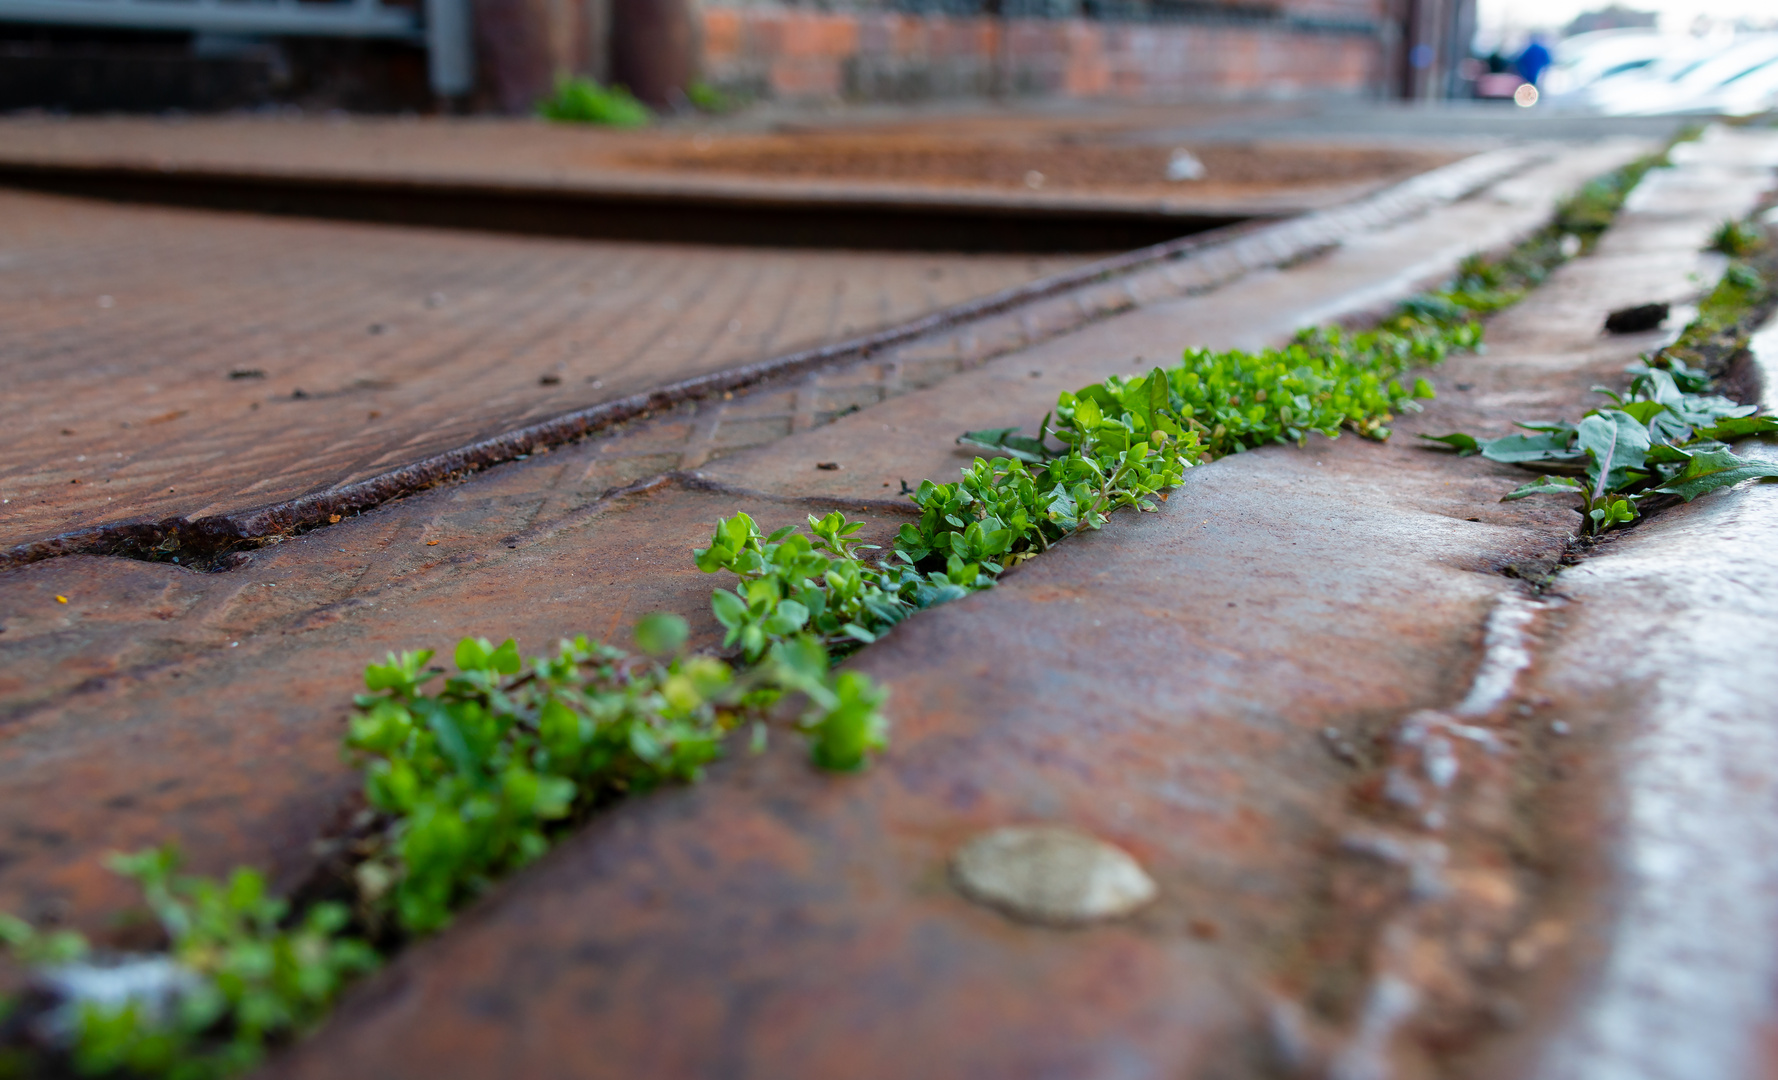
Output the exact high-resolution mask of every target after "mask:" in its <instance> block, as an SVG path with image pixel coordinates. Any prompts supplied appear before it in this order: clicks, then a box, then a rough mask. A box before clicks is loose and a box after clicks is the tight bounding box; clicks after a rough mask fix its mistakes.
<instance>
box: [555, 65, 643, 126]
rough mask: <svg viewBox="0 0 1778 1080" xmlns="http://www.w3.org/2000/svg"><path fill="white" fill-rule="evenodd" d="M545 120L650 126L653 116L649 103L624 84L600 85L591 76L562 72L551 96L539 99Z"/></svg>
mask: <svg viewBox="0 0 1778 1080" xmlns="http://www.w3.org/2000/svg"><path fill="white" fill-rule="evenodd" d="M537 113H538V115H539V116H542V117H543V118H544V119H546V120H556V121H560V122H562V123H570V124H603V125H605V126H607V127H620V128H639V127H647V126H648V124H649V122H650V121H652V120H653V119H654V114H653V113H651V112H649V111H648V106H646V105H644V104H642V103H641V102H640V101H637V100H636V98H635V96H634V95H632V94H631V93H630V92H629V90H628V89H626V88H624V87H622V86H609V87H606V86H600V85H599V84H598V83H596V82H594V81H592V80H591V79H586V78H581V77H578V76H575V77H572V78H570V77H567V76H563V77H561V78H558V79H557V80H556V88H555V90H554V92H552V93H551V94H550V96H549V97H546V98H544V99H543V100H542V101H540V102H538V103H537Z"/></svg>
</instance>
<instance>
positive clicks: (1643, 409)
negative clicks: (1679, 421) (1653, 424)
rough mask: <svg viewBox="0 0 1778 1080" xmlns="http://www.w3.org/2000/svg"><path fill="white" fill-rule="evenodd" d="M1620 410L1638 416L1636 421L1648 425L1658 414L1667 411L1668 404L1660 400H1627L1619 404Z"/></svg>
mask: <svg viewBox="0 0 1778 1080" xmlns="http://www.w3.org/2000/svg"><path fill="white" fill-rule="evenodd" d="M1618 410H1619V411H1620V412H1625V413H1628V414H1629V415H1631V416H1633V417H1635V418H1636V422H1637V423H1639V424H1644V425H1646V424H1647V423H1648V422H1649V421H1650V420H1653V419H1654V418H1655V417H1656V416H1659V415H1660V414H1661V413H1664V412H1666V411H1667V406H1665V405H1663V404H1661V403H1660V402H1658V401H1626V402H1624V403H1623V404H1622V405H1619V406H1618Z"/></svg>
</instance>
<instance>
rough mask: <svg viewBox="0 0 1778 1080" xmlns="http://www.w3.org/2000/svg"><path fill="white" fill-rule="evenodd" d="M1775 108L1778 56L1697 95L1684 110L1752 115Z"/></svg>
mask: <svg viewBox="0 0 1778 1080" xmlns="http://www.w3.org/2000/svg"><path fill="white" fill-rule="evenodd" d="M1771 108H1778V56H1774V57H1772V58H1771V59H1769V60H1767V61H1765V62H1764V63H1760V64H1755V65H1754V66H1752V67H1750V68H1747V69H1746V70H1744V71H1742V72H1740V73H1739V74H1736V75H1731V76H1729V77H1728V78H1727V79H1724V80H1723V81H1722V82H1721V83H1719V84H1718V85H1717V87H1716V89H1714V90H1711V91H1709V92H1707V93H1704V94H1701V95H1699V96H1698V97H1697V98H1696V99H1695V100H1694V101H1693V102H1692V103H1691V105H1690V106H1689V107H1688V108H1687V109H1686V110H1685V111H1686V112H1696V113H1711V114H1714V115H1718V116H1752V115H1753V114H1755V113H1761V112H1765V111H1766V110H1767V109H1771Z"/></svg>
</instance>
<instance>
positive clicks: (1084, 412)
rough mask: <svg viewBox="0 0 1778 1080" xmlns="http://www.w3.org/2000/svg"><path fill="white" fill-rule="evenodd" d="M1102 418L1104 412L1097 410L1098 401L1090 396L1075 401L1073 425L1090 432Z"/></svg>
mask: <svg viewBox="0 0 1778 1080" xmlns="http://www.w3.org/2000/svg"><path fill="white" fill-rule="evenodd" d="M1104 419H1105V414H1104V413H1102V412H1100V411H1099V403H1098V402H1097V401H1094V400H1093V399H1092V398H1090V397H1083V398H1080V399H1079V400H1078V401H1077V402H1076V403H1075V406H1074V426H1075V427H1077V428H1079V429H1080V430H1081V431H1083V432H1086V433H1088V434H1091V433H1092V432H1093V431H1094V429H1096V428H1098V426H1099V424H1100V423H1101V422H1102V421H1103V420H1104Z"/></svg>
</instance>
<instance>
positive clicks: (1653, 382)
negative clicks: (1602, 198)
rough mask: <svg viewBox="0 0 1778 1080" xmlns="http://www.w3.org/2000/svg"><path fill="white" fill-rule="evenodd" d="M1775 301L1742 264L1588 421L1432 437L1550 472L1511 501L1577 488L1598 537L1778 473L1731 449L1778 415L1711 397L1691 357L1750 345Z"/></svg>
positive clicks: (1751, 232) (1752, 238)
mask: <svg viewBox="0 0 1778 1080" xmlns="http://www.w3.org/2000/svg"><path fill="white" fill-rule="evenodd" d="M1725 236H1730V237H1732V238H1733V239H1732V246H1733V247H1734V248H1735V252H1736V253H1738V254H1741V255H1751V254H1755V253H1757V252H1759V251H1760V250H1762V249H1763V247H1764V238H1763V236H1761V234H1760V233H1759V231H1758V230H1757V229H1756V228H1754V227H1753V226H1751V225H1745V226H1741V225H1737V226H1736V227H1735V228H1734V229H1732V230H1731V229H1727V228H1724V229H1719V230H1717V234H1716V243H1717V244H1718V246H1719V247H1720V246H1723V245H1722V244H1721V242H1722V241H1723V239H1724V237H1725ZM1774 300H1778V288H1775V287H1774V286H1773V284H1772V283H1769V282H1768V281H1767V280H1766V279H1765V277H1763V276H1762V275H1761V274H1760V272H1759V271H1758V270H1757V269H1755V268H1754V267H1753V266H1752V265H1750V264H1748V263H1744V262H1739V261H1737V262H1731V263H1730V264H1729V266H1728V268H1727V270H1726V271H1725V272H1724V274H1723V276H1722V279H1721V281H1719V282H1718V283H1717V285H1716V287H1715V288H1714V289H1712V290H1711V292H1710V294H1709V295H1708V296H1707V297H1705V298H1704V300H1703V302H1702V303H1700V305H1699V314H1698V318H1697V319H1696V320H1694V321H1693V322H1692V323H1691V324H1689V325H1688V326H1687V327H1686V329H1685V330H1684V331H1683V332H1682V333H1681V335H1680V338H1679V340H1678V341H1677V342H1675V343H1674V344H1673V345H1670V346H1668V347H1667V348H1665V349H1663V350H1661V352H1659V353H1657V354H1656V355H1654V356H1652V357H1645V358H1644V362H1643V363H1640V364H1637V365H1635V366H1633V367H1632V368H1631V369H1630V374H1631V376H1632V377H1631V380H1630V387H1629V390H1628V391H1627V392H1626V393H1624V394H1622V395H1619V394H1617V393H1615V392H1613V391H1611V390H1608V389H1605V388H1603V387H1599V388H1596V389H1597V390H1598V392H1599V393H1602V394H1605V395H1606V396H1607V397H1609V398H1610V399H1611V403H1610V404H1609V405H1604V406H1601V407H1599V408H1597V409H1592V410H1590V411H1588V412H1587V413H1586V414H1585V415H1584V416H1583V417H1582V418H1581V420H1580V422H1579V423H1578V424H1568V423H1553V424H1525V423H1521V424H1519V425H1518V426H1519V427H1522V428H1524V429H1525V430H1526V431H1527V432H1529V434H1516V435H1505V436H1502V437H1500V438H1498V439H1485V440H1484V439H1476V438H1475V437H1473V436H1471V435H1466V434H1463V433H1461V432H1456V433H1453V434H1450V435H1438V436H1430V435H1429V436H1422V437H1423V438H1428V439H1431V440H1432V441H1434V442H1440V443H1444V444H1445V445H1447V446H1450V447H1452V448H1453V449H1455V450H1456V451H1457V452H1458V453H1459V454H1464V455H1468V454H1480V455H1481V456H1483V457H1486V458H1488V459H1489V460H1491V461H1498V462H1502V463H1504V464H1509V465H1518V466H1521V467H1523V468H1527V469H1532V470H1535V471H1538V472H1541V473H1544V474H1546V475H1544V476H1542V477H1541V478H1539V479H1537V480H1533V481H1531V482H1529V483H1526V484H1524V485H1521V486H1520V487H1519V488H1517V489H1516V490H1514V491H1512V492H1510V493H1509V494H1507V495H1506V496H1505V497H1504V498H1503V499H1502V500H1501V501H1503V502H1508V501H1512V500H1515V499H1522V498H1526V497H1528V496H1531V495H1545V494H1567V495H1577V496H1579V499H1580V504H1579V507H1578V509H1579V511H1580V514H1581V518H1582V527H1583V529H1584V531H1585V532H1587V533H1588V534H1598V533H1602V532H1605V531H1606V530H1608V529H1611V528H1614V527H1616V526H1619V525H1625V524H1628V523H1630V522H1632V521H1635V520H1636V519H1637V518H1638V517H1640V516H1641V514H1642V508H1643V507H1644V506H1646V505H1653V504H1654V503H1655V502H1657V501H1660V500H1664V499H1671V498H1675V497H1676V498H1679V499H1682V500H1684V501H1686V502H1690V501H1692V500H1693V499H1695V498H1697V497H1698V496H1699V495H1703V494H1706V493H1708V492H1711V491H1716V490H1718V489H1720V488H1725V487H1731V486H1733V485H1735V484H1738V483H1741V482H1742V481H1744V480H1751V479H1755V478H1767V477H1773V476H1778V465H1773V464H1769V463H1766V462H1760V461H1752V460H1749V459H1746V458H1742V457H1738V456H1736V455H1735V453H1734V452H1733V451H1731V450H1730V449H1729V448H1728V444H1729V443H1730V442H1733V441H1735V440H1737V439H1743V438H1747V437H1749V436H1753V435H1765V434H1771V433H1773V432H1778V418H1774V417H1771V416H1765V415H1761V414H1760V409H1759V407H1758V406H1757V405H1742V404H1739V403H1737V402H1735V401H1732V400H1730V399H1729V398H1726V397H1723V396H1721V395H1718V394H1713V393H1711V392H1710V391H1711V389H1712V387H1713V385H1714V380H1713V379H1712V378H1711V376H1710V375H1709V373H1708V372H1707V371H1705V370H1703V369H1702V368H1700V367H1693V366H1691V365H1690V364H1688V363H1687V361H1688V359H1690V360H1693V361H1697V360H1699V359H1700V358H1701V357H1702V355H1703V351H1705V350H1711V349H1714V351H1716V352H1718V353H1721V352H1727V351H1733V350H1735V349H1739V348H1741V347H1743V346H1744V345H1745V341H1746V334H1747V332H1748V331H1749V330H1750V329H1751V326H1752V323H1753V322H1755V321H1757V313H1759V312H1761V311H1763V310H1764V309H1765V308H1766V307H1768V306H1769V305H1770V304H1771V303H1772V302H1773V301H1774ZM1725 339H1726V340H1725Z"/></svg>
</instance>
